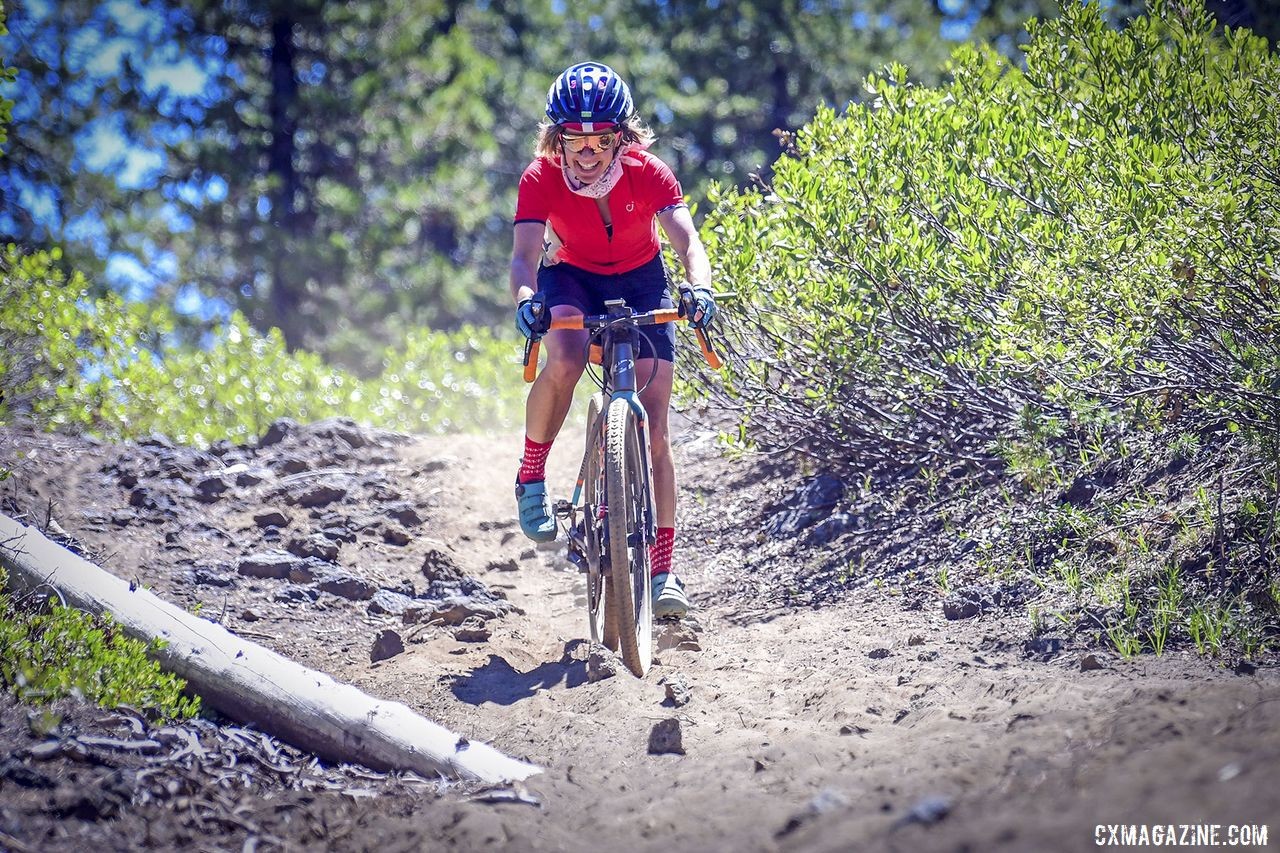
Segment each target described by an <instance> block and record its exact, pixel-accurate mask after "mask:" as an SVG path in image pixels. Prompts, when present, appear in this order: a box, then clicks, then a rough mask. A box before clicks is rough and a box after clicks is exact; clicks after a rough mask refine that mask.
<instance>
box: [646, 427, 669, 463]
mask: <svg viewBox="0 0 1280 853" xmlns="http://www.w3.org/2000/svg"><path fill="white" fill-rule="evenodd" d="M649 456H650V458H651V459H652V461H653V464H654V465H659V464H664V463H666V462H668V461H670V459H671V431H670V430H668V429H667V425H666V423H650V424H649Z"/></svg>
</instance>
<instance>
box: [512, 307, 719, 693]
mask: <svg viewBox="0 0 1280 853" xmlns="http://www.w3.org/2000/svg"><path fill="white" fill-rule="evenodd" d="M691 298H692V297H691V295H690V294H689V293H688V292H687V291H682V296H681V302H680V306H679V307H677V308H663V309H658V310H655V311H647V312H645V313H642V314H636V313H634V312H633V311H632V309H630V308H628V307H627V305H626V302H625V301H624V300H621V299H615V300H610V301H607V302H605V303H604V305H605V313H603V314H595V315H591V316H577V317H570V318H565V319H559V320H552V321H551V323H550V324H549V329H551V330H554V329H585V330H586V331H588V332H590V336H589V337H588V341H587V347H588V374H589V375H590V376H591V377H592V379H594V380H595V382H596V384H597V385H598V386H599V387H600V391H598V392H596V393H594V394H592V395H591V400H590V402H589V403H588V406H587V435H586V451H585V453H584V454H583V457H582V465H581V466H580V467H579V469H578V480H577V483H576V485H575V486H574V490H573V497H572V498H571V499H570V500H564V499H561V500H558V501H556V503H555V506H554V513H555V516H556V519H557V521H560V522H564V524H565V526H566V527H567V529H568V543H569V560H570V562H572V563H573V564H574V565H576V566H577V567H578V568H579V570H580V571H583V572H585V573H586V575H587V620H588V625H589V628H590V632H591V641H592V642H595V643H603V644H604V645H605V646H607V647H608V648H610V649H613V650H614V651H617V652H619V653H620V654H621V656H622V661H623V663H624V664H626V666H627V668H628V669H630V670H631V671H632V672H633V673H634V674H635V675H637V676H643V675H644V674H645V672H647V671H648V669H649V666H650V664H651V663H652V661H653V603H652V601H651V600H650V597H649V546H650V545H652V544H653V543H654V541H655V539H656V537H657V530H658V526H657V514H656V512H655V511H654V498H653V482H652V469H651V465H650V455H649V453H650V451H649V434H648V431H647V430H646V425H647V423H648V420H647V415H646V413H645V410H644V406H643V405H641V403H640V391H641V390H642V388H643V387H644V386H637V381H636V380H637V377H636V366H635V356H636V354H637V353H638V352H639V346H640V336H641V335H642V334H643V331H642V330H641V327H643V326H653V325H658V324H661V323H670V322H676V321H679V320H683V319H685V318H686V316H687V315H688V314H689V313H690V311H691V310H692V305H691ZM694 331H695V332H696V333H697V336H698V343H699V346H700V347H701V349H702V354H703V357H704V358H705V359H706V360H707V363H708V364H709V365H711V367H712V368H719V367H720V364H721V362H720V357H719V356H718V355H717V354H716V352H715V350H714V349H713V348H712V346H711V341H710V339H709V338H708V337H707V334H706V331H705V330H704V329H695V330H694ZM538 346H539V344H538V341H529V342H527V343H526V345H525V353H524V379H525V381H526V382H532V381H533V380H534V378H535V377H536V376H537V370H538ZM593 364H594V365H598V366H599V368H600V370H599V372H598V373H597V372H595V371H593V370H591V369H590V365H593ZM655 372H656V365H655ZM652 378H653V375H652V374H651V375H650V377H649V379H647V380H645V384H646V385H647V384H648V382H649V381H650V380H652Z"/></svg>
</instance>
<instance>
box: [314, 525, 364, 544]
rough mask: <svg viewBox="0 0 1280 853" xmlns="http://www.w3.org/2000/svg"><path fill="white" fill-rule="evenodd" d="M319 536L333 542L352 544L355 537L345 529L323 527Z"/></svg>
mask: <svg viewBox="0 0 1280 853" xmlns="http://www.w3.org/2000/svg"><path fill="white" fill-rule="evenodd" d="M320 535H321V536H323V537H324V538H326V539H331V540H333V541H334V542H354V541H356V535H355V534H354V533H352V532H351V530H350V529H349V528H346V527H324V528H321V530H320Z"/></svg>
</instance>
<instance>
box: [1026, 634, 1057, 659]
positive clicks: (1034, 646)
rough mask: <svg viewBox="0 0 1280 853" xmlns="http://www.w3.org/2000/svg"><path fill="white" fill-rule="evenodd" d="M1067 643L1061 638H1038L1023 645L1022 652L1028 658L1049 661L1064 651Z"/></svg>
mask: <svg viewBox="0 0 1280 853" xmlns="http://www.w3.org/2000/svg"><path fill="white" fill-rule="evenodd" d="M1065 642H1066V641H1065V640H1063V639H1062V638H1061V637H1036V638H1034V639H1031V640H1027V641H1026V642H1025V643H1023V644H1022V651H1023V654H1025V655H1026V656H1027V657H1036V658H1040V659H1041V660H1042V661H1049V660H1050V659H1052V658H1053V657H1054V656H1056V655H1057V654H1059V653H1060V652H1061V651H1062V646H1063V644H1064V643H1065Z"/></svg>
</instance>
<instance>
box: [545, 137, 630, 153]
mask: <svg viewBox="0 0 1280 853" xmlns="http://www.w3.org/2000/svg"><path fill="white" fill-rule="evenodd" d="M619 136H620V134H617V133H591V134H586V135H583V136H569V135H568V134H565V135H563V136H561V137H560V140H561V142H563V143H564V147H565V148H567V149H568V150H569V151H572V152H573V153H574V154H581V153H582V152H583V151H585V150H586V149H588V148H590V149H591V151H592V153H594V154H600V153H602V152H604V151H607V150H608V149H610V148H612V147H613V144H614V143H615V142H617V141H618V137H619ZM592 141H594V142H595V144H594V145H589V144H588V143H589V142H592Z"/></svg>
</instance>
